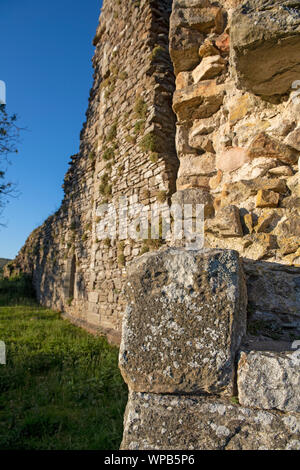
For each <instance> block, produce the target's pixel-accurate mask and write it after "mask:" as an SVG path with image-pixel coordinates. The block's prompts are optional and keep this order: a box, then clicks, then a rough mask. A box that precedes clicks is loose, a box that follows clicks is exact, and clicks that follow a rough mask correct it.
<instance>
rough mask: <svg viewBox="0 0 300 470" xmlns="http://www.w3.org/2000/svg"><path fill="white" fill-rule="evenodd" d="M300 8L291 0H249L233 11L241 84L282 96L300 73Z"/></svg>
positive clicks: (233, 43)
mask: <svg viewBox="0 0 300 470" xmlns="http://www.w3.org/2000/svg"><path fill="white" fill-rule="evenodd" d="M299 47H300V9H299V3H298V2H291V1H289V0H277V1H276V2H274V1H273V0H248V1H245V2H243V4H242V5H241V6H239V7H238V8H237V9H236V11H235V12H234V14H233V19H232V25H231V48H232V52H233V55H234V65H235V68H236V73H237V78H238V82H239V85H240V86H241V87H242V88H245V89H247V90H249V91H252V92H253V93H255V94H258V95H266V96H272V95H282V94H284V93H286V92H287V91H289V90H290V89H291V86H292V83H293V82H294V81H295V80H298V79H299V76H300V56H299Z"/></svg>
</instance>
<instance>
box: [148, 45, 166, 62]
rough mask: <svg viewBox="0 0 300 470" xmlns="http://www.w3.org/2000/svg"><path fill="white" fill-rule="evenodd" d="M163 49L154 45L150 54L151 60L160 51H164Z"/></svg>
mask: <svg viewBox="0 0 300 470" xmlns="http://www.w3.org/2000/svg"><path fill="white" fill-rule="evenodd" d="M164 51H165V49H164V48H163V47H162V46H159V45H156V46H155V47H154V48H153V50H152V52H151V55H150V58H151V60H154V59H155V58H156V57H157V56H158V55H159V54H160V53H162V52H164Z"/></svg>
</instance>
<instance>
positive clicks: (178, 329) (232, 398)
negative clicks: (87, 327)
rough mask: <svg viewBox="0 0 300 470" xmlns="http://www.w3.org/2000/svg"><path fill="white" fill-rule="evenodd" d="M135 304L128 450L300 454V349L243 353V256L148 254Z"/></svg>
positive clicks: (139, 266) (131, 310) (133, 290)
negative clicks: (299, 452) (292, 451)
mask: <svg viewBox="0 0 300 470" xmlns="http://www.w3.org/2000/svg"><path fill="white" fill-rule="evenodd" d="M127 297H128V307H127V310H126V313H125V317H124V325H123V326H124V327H123V334H122V343H121V349H120V360H119V362H120V368H121V372H122V374H123V377H124V379H125V381H126V383H127V384H128V386H129V399H128V404H127V409H126V413H125V419H124V436H123V442H122V446H121V448H122V449H123V450H141V449H147V450H168V449H172V450H176V449H180V450H266V449H268V450H299V449H300V395H299V386H300V368H299V365H300V351H293V352H292V351H290V352H279V351H274V350H273V351H259V350H249V348H247V347H246V346H245V333H246V317H247V312H246V307H247V295H246V293H245V277H244V273H243V268H242V265H241V262H240V260H239V256H238V253H237V252H235V251H231V250H215V249H203V250H198V251H188V250H186V249H184V248H175V249H174V248H172V249H170V248H169V249H160V250H159V251H158V252H157V253H151V254H146V255H143V256H142V257H141V258H140V259H139V260H137V261H134V262H132V263H131V266H130V268H129V274H128V289H127Z"/></svg>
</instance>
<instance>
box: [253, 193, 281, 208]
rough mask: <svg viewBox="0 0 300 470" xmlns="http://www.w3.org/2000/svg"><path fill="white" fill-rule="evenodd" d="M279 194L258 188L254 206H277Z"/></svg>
mask: <svg viewBox="0 0 300 470" xmlns="http://www.w3.org/2000/svg"><path fill="white" fill-rule="evenodd" d="M279 198H280V196H279V194H278V193H275V192H274V191H268V190H264V189H260V190H259V191H258V193H257V196H256V207H277V206H278V203H279Z"/></svg>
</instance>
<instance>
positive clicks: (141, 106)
mask: <svg viewBox="0 0 300 470" xmlns="http://www.w3.org/2000/svg"><path fill="white" fill-rule="evenodd" d="M134 112H135V114H136V116H137V117H138V118H140V119H146V117H147V113H148V107H147V103H145V101H144V100H143V98H142V97H141V96H140V95H138V97H137V99H136V102H135V105H134Z"/></svg>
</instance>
